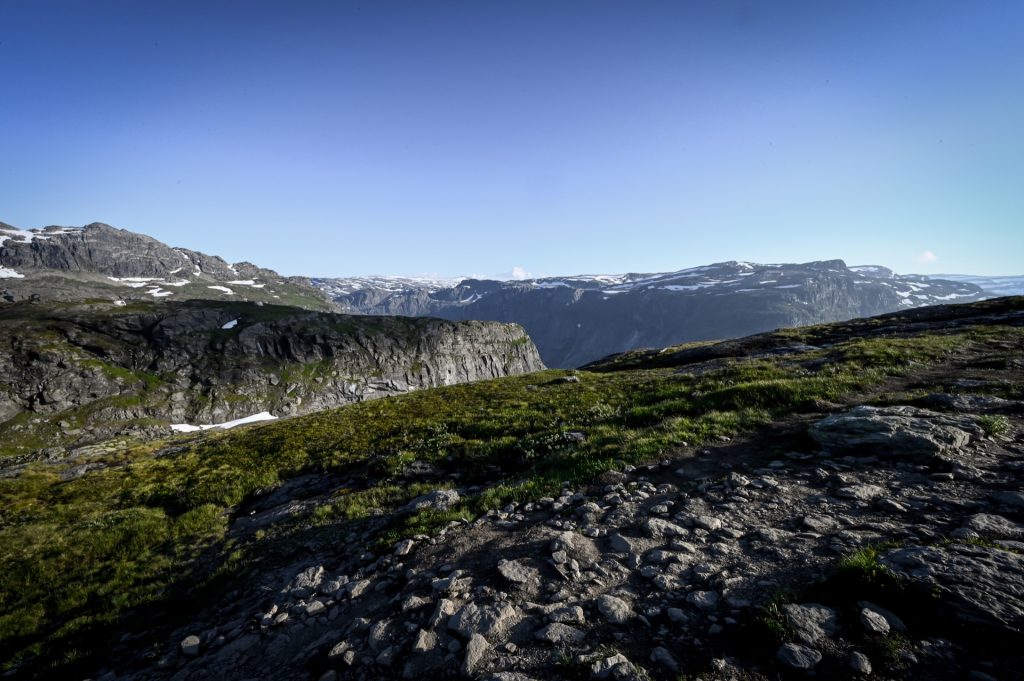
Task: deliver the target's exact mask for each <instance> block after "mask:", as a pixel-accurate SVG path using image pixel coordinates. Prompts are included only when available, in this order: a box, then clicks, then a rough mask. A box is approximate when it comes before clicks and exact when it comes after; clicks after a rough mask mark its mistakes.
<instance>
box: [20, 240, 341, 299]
mask: <svg viewBox="0 0 1024 681" xmlns="http://www.w3.org/2000/svg"><path fill="white" fill-rule="evenodd" d="M0 279H3V281H2V282H0V297H2V298H3V299H4V300H7V301H8V302H13V301H17V300H26V299H33V298H36V299H43V300H65V301H67V300H80V299H83V298H98V299H108V300H116V301H125V300H163V299H172V300H188V299H212V300H248V301H259V302H266V303H278V304H286V305H296V306H298V307H304V308H310V309H330V308H331V306H330V304H329V303H328V302H327V301H326V300H325V299H324V297H323V296H322V295H321V294H320V293H319V292H318V291H317V289H315V288H313V287H312V286H311V285H310V283H309V281H308V280H307V279H303V278H300V277H283V276H281V275H280V274H278V273H277V272H274V271H273V270H268V269H264V268H262V267H257V266H256V265H253V264H252V263H248V262H241V263H235V264H231V263H228V262H226V261H225V260H223V259H222V258H219V257H217V256H211V255H206V254H205V253H199V252H197V251H193V250H189V249H186V248H173V247H171V246H168V245H167V244H164V243H161V242H160V241H158V240H156V239H153V238H152V237H149V236H146V235H144V234H137V233H135V232H130V231H127V230H123V229H116V228H114V227H111V226H109V225H105V224H102V223H92V224H90V225H86V226H85V227H45V228H43V229H32V230H23V229H18V228H16V227H12V226H10V225H7V224H4V223H0Z"/></svg>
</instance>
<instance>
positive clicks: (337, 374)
mask: <svg viewBox="0 0 1024 681" xmlns="http://www.w3.org/2000/svg"><path fill="white" fill-rule="evenodd" d="M542 368H543V365H542V364H541V363H540V359H539V357H538V355H537V351H536V349H535V348H534V346H533V343H532V342H530V340H529V338H527V337H526V335H525V333H524V332H523V330H522V328H521V327H519V326H516V325H514V324H501V323H494V322H449V321H443V320H436V319H408V318H387V317H367V316H358V317H353V316H349V315H339V314H332V313H326V312H312V311H308V310H301V309H297V308H293V307H284V306H280V305H264V304H263V303H260V302H256V303H246V302H221V301H209V300H192V301H185V302H174V301H165V302H161V303H157V302H143V301H139V302H131V303H128V304H123V305H115V304H111V303H108V302H77V303H54V302H38V301H37V302H22V303H14V304H8V305H5V306H0V376H3V380H2V382H0V457H4V456H7V457H11V456H14V457H16V458H17V460H26V459H29V458H33V457H40V456H46V457H51V458H52V457H60V456H66V455H72V456H73V455H74V454H75V452H76V451H79V450H82V448H87V447H90V446H93V445H99V444H101V443H106V441H108V440H110V439H111V438H133V439H146V438H153V437H166V436H168V435H169V434H170V433H171V430H172V427H173V428H175V429H177V430H190V429H195V428H197V427H200V426H209V425H212V424H224V423H228V425H231V424H230V423H229V422H233V421H236V420H238V419H245V418H249V417H253V415H257V417H261V418H267V419H269V418H273V417H279V416H293V415H296V414H304V413H309V412H312V411H317V410H319V409H324V408H327V407H334V406H338V405H341V404H347V403H350V402H358V401H362V400H366V399H372V398H377V397H383V396H387V395H395V394H399V393H403V392H408V391H411V390H417V389H421V388H430V387H435V386H443V385H452V384H454V383H462V382H466V381H476V380H481V379H489V378H496V377H499V376H507V375H514V374H519V373H524V372H529V371H536V370H538V369H542ZM104 446H105V447H108V448H109V447H111V446H115V445H111V444H110V443H106V444H104ZM83 451H84V450H83Z"/></svg>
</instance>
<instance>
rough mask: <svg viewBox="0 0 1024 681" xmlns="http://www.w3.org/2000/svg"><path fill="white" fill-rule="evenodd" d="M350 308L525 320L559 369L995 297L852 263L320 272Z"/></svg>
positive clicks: (331, 293) (324, 285)
mask: <svg viewBox="0 0 1024 681" xmlns="http://www.w3.org/2000/svg"><path fill="white" fill-rule="evenodd" d="M313 283H314V284H315V285H316V286H317V287H318V288H319V289H320V290H321V291H323V293H324V294H325V295H326V296H328V297H330V298H331V299H332V300H334V301H335V303H336V304H337V305H338V306H339V307H340V308H341V309H342V310H344V311H345V312H349V313H353V314H388V315H408V316H436V317H442V318H445V319H492V320H497V321H504V322H515V323H517V324H522V326H523V327H524V328H525V329H526V331H527V333H529V334H530V337H531V338H532V339H533V340H534V342H535V343H536V344H537V348H538V349H539V350H540V354H541V358H542V359H543V360H544V362H545V363H546V364H547V365H548V366H553V367H563V368H569V367H578V366H580V365H582V364H585V363H587V362H592V361H595V360H597V359H600V358H601V357H605V356H607V355H610V354H613V353H616V352H622V351H625V350H632V349H635V348H642V347H663V346H666V345H673V344H676V343H683V342H687V341H699V340H714V339H721V338H734V337H738V336H745V335H748V334H751V333H758V332H760V331H769V330H771V329H776V328H785V327H793V326H802V325H806V324H816V323H821V322H829V321H838V320H844V319H852V318H855V317H867V316H871V315H877V314H883V313H885V312H893V311H896V310H902V309H907V308H911V307H920V306H925V305H936V304H942V303H949V302H970V301H973V300H980V299H983V298H986V297H991V295H990V294H987V293H986V292H985V291H984V290H983V289H981V288H980V287H978V286H976V285H974V284H972V283H969V282H953V281H945V280H941V279H935V278H928V277H924V276H917V275H906V276H903V275H898V274H895V273H893V272H892V271H891V270H888V269H886V268H883V267H871V266H862V267H853V268H850V267H847V266H846V264H845V263H844V262H843V261H842V260H828V261H821V262H809V263H802V264H772V265H762V264H757V263H749V262H723V263H715V264H713V265H705V266H702V267H693V268H689V269H685V270H680V271H678V272H667V273H660V274H635V273H634V274H622V275H581V276H571V277H569V276H567V277H548V278H543V279H530V280H525V281H507V282H500V281H483V280H475V279H466V280H463V281H461V282H459V283H457V284H454V285H453V284H452V283H451V282H443V281H437V282H434V281H428V280H412V279H401V278H394V277H381V278H366V277H360V278H352V279H315V280H313Z"/></svg>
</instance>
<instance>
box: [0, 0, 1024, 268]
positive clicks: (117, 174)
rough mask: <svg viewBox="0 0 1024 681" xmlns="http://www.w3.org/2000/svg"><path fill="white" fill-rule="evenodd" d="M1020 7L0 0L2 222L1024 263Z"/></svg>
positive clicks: (283, 264) (995, 1)
mask: <svg viewBox="0 0 1024 681" xmlns="http://www.w3.org/2000/svg"><path fill="white" fill-rule="evenodd" d="M1022 36H1024V2H1021V0H1006V1H1000V0H992V1H986V0H970V1H964V0H955V1H947V0H928V1H922V2H916V1H913V0H900V1H898V2H894V1H893V0H886V1H885V2H875V1H867V0H863V1H857V2H839V1H831V0H802V1H785V0H779V1H773V2H754V1H749V2H743V1H729V0H706V1H701V2H697V1H693V2H684V1H683V0H673V1H671V2H645V1H643V0H638V1H636V2H622V1H618V0H615V1H607V0H581V1H580V2H569V1H560V0H538V1H530V0H514V1H513V0H501V1H498V0H472V1H470V0H443V1H442V0H414V1H410V2H392V1H390V0H372V1H367V2H345V1H343V0H338V1H336V2H335V1H332V2H327V1H325V2H303V1H296V2H276V1H275V2H258V1H255V0H245V1H242V0H236V1H231V2H227V1H223V2H218V1H216V0H203V1H202V2H185V1H181V0H177V1H174V2H170V1H167V2H159V1H156V0H146V1H145V2H139V1H136V0H125V1H122V2H111V1H102V0H90V1H88V2H86V1H84V0H68V1H66V2H53V1H50V0H0V94H2V97H0V220H2V221H5V222H9V223H11V224H14V225H17V226H19V227H25V228H28V227H40V226H44V225H48V224H64V225H81V224H85V223H88V222H92V221H102V222H107V223H110V224H113V225H115V226H118V227H124V228H127V229H132V230H135V231H140V232H145V233H147V234H151V235H152V236H155V237H157V238H159V239H161V240H163V241H167V242H169V243H171V244H172V245H176V246H187V247H190V248H194V249H197V250H201V251H205V252H208V253H215V254H218V255H222V256H223V257H225V258H227V259H228V260H231V261H238V260H251V261H253V262H256V263H258V264H260V265H263V266H267V267H271V268H274V269H277V270H279V271H282V272H284V273H287V274H310V275H339V276H343V275H350V274H371V273H379V274H406V275H417V274H426V273H437V274H441V275H460V274H487V275H496V274H504V275H506V276H510V275H511V273H512V272H513V271H515V272H517V273H519V274H523V273H527V272H528V273H532V274H535V275H555V274H571V273H582V272H623V271H641V272H643V271H664V270H675V269H679V268H682V267H687V266H693V265H699V264H704V263H708V262H712V261H720V260H733V259H735V260H753V261H761V262H785V261H806V260H814V259H827V258H843V259H845V260H846V261H847V262H848V263H850V264H862V263H874V264H883V265H887V266H889V267H892V268H893V269H895V270H897V271H899V272H915V271H916V272H932V273H934V272H965V273H974V274H1011V273H1012V274H1019V273H1022V272H1024V257H1022V256H1024V38H1022Z"/></svg>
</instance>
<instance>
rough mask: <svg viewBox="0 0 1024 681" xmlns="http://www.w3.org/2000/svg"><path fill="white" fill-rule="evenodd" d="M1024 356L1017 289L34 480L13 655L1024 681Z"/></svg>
mask: <svg viewBox="0 0 1024 681" xmlns="http://www.w3.org/2000/svg"><path fill="white" fill-rule="evenodd" d="M218 321H220V320H219V319H218ZM1022 357H1024V299H1021V298H1007V299H998V300H991V301H985V302H980V303H972V304H967V305H950V306H941V307H933V308H926V309H921V310H908V311H905V312H901V313H898V314H894V315H888V316H885V317H876V318H871V319H863V320H856V321H852V322H846V323H841V324H832V325H824V326H815V327H809V328H800V329H791V330H784V331H778V332H774V333H769V334H763V335H760V336H756V337H753V338H747V339H742V340H737V341H730V342H724V343H713V344H699V345H693V346H688V347H683V348H673V349H671V350H669V351H667V352H663V353H657V352H650V353H632V354H629V355H626V356H621V357H617V358H611V359H609V360H607V361H605V362H603V363H600V364H598V365H594V366H593V367H591V368H592V369H593V370H587V371H578V372H565V371H546V372H540V373H533V374H528V375H523V376H515V377H508V378H501V379H496V380H492V381H483V382H478V383H472V384H466V385H457V386H450V387H442V388H436V389H431V390H422V391H417V392H414V393H411V394H407V395H401V396H397V397H387V398H384V399H379V400H374V401H369V402H363V403H359V404H352V405H348V406H345V407H341V408H338V409H333V410H328V411H322V412H318V413H315V414H310V415H307V416H301V417H297V418H291V419H286V420H282V421H278V422H274V423H268V424H261V425H254V426H248V427H242V428H239V429H236V430H232V431H229V432H226V433H194V434H186V435H182V436H177V437H175V438H173V439H170V440H167V441H156V442H152V443H149V444H147V445H145V446H134V447H127V448H125V449H122V450H119V451H115V452H95V451H94V452H89V453H82V454H81V455H80V456H78V457H76V458H71V459H67V460H58V461H36V462H33V463H31V464H29V465H27V466H19V467H16V468H14V469H9V470H7V471H6V472H5V473H4V475H3V477H0V561H2V562H0V604H2V606H0V607H2V610H0V659H4V660H6V663H5V664H6V667H7V669H8V670H9V674H10V676H11V677H12V678H33V677H51V678H69V677H82V676H85V675H89V674H92V675H93V677H92V678H97V679H103V680H104V681H113V680H115V679H175V680H176V681H177V680H179V679H180V680H184V679H211V678H217V679H224V680H225V681H226V680H230V679H247V678H256V677H260V678H275V679H285V680H289V679H296V680H298V679H301V680H307V679H314V680H322V681H330V680H332V679H392V678H393V679H398V678H405V679H408V678H438V677H447V676H457V675H461V676H463V677H465V678H479V679H500V680H502V681H528V680H529V679H545V680H546V681H563V680H564V681H568V680H573V679H587V678H597V679H605V678H608V679H612V678H614V679H657V680H661V679H665V680H668V679H680V678H697V677H699V678H702V679H721V680H722V681H724V680H725V679H747V680H755V679H756V680H762V679H763V680H768V679H780V678H783V679H785V678H805V677H806V676H807V673H806V672H807V671H808V670H813V672H814V674H815V677H816V678H822V679H837V678H850V677H851V676H856V675H865V674H867V673H868V672H869V671H871V672H872V673H873V677H874V678H882V679H920V680H925V679H961V678H967V677H968V676H970V677H971V678H975V679H986V678H997V679H1000V680H1004V679H1015V678H1021V670H1020V667H1019V653H1018V651H1019V650H1020V646H1021V644H1024V639H1022V627H1024V607H1022V602H1024V560H1022V558H1021V553H1020V552H1021V549H1022V548H1024V546H1022V544H1021V540H1022V539H1024V524H1022V523H1024V502H1022V496H1021V490H1020V483H1019V479H1020V472H1021V470H1024V447H1022V445H1021V442H1022V440H1021V438H1022V435H1024V422H1022V407H1024V361H1022V359H1021V358H1022Z"/></svg>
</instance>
